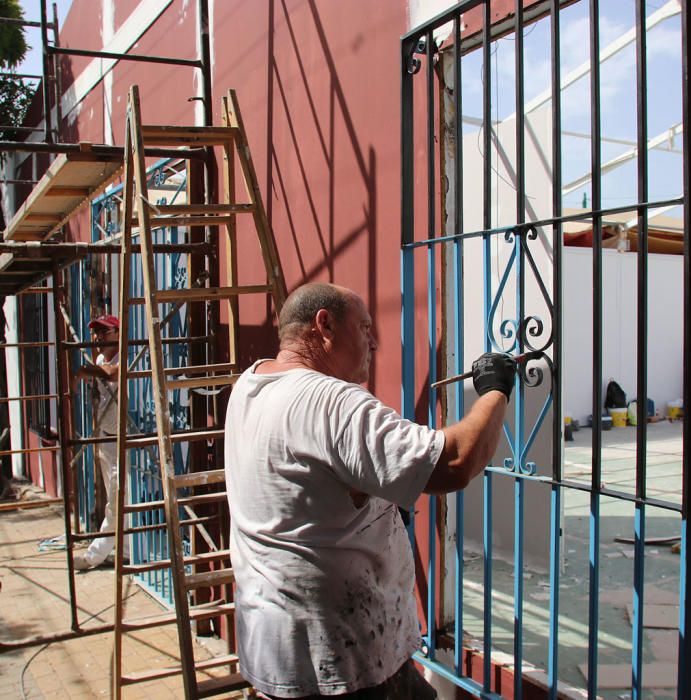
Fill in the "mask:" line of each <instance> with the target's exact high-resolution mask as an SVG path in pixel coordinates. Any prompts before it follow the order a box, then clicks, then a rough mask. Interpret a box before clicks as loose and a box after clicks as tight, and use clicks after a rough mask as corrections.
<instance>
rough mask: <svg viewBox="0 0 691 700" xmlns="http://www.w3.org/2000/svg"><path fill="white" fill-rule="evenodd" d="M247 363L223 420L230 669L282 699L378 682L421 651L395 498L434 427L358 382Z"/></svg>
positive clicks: (411, 479) (434, 446)
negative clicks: (407, 416) (233, 626)
mask: <svg viewBox="0 0 691 700" xmlns="http://www.w3.org/2000/svg"><path fill="white" fill-rule="evenodd" d="M257 364H258V363H255V365H254V366H253V367H252V368H250V369H249V370H247V371H246V372H245V373H244V374H243V376H242V377H241V378H240V379H239V380H238V382H237V384H236V385H235V387H234V388H233V392H232V395H231V397H230V401H229V404H228V412H227V416H226V427H225V435H226V438H225V470H226V482H227V485H228V501H229V505H230V513H231V537H230V546H231V557H232V563H233V568H234V570H235V573H236V581H237V596H236V605H237V613H236V616H237V617H236V619H237V645H238V651H239V655H240V667H241V671H242V673H243V675H244V676H245V678H246V679H247V680H248V681H250V682H251V683H252V684H253V685H254V686H255V687H256V688H257V689H259V690H261V691H262V692H265V693H269V694H271V695H278V696H281V697H288V698H289V697H300V696H304V695H311V694H316V693H321V694H323V695H339V694H343V693H347V692H352V691H354V690H357V689H359V688H367V687H370V686H374V685H378V684H379V683H382V682H383V681H385V680H386V679H387V678H388V677H390V676H391V675H393V674H394V673H395V672H396V671H397V670H398V668H399V667H400V666H401V665H402V664H403V663H404V662H405V661H406V659H408V658H409V657H410V656H411V655H412V654H413V652H414V651H415V650H416V649H418V648H419V645H420V633H419V626H418V621H417V614H416V606H415V600H414V595H413V586H414V567H413V558H412V552H411V548H410V543H409V541H408V536H407V532H406V530H405V528H404V526H403V523H402V521H401V518H400V515H399V513H398V510H397V507H396V506H397V505H400V506H404V507H410V506H412V504H413V503H414V502H415V500H416V498H417V497H418V496H419V495H420V493H421V492H422V489H423V488H424V486H425V484H426V483H427V480H428V479H429V476H430V474H431V472H432V470H433V468H434V466H435V464H436V462H437V460H438V458H439V455H440V454H441V451H442V448H443V445H444V436H443V433H442V432H441V431H436V430H431V429H430V428H427V427H425V426H421V425H418V424H416V423H412V422H410V421H408V420H404V419H403V418H401V416H399V415H398V414H397V413H396V412H395V411H394V410H392V409H391V408H388V407H387V406H385V405H384V404H382V403H381V402H380V401H378V400H377V399H376V398H374V397H373V396H372V394H370V393H369V392H368V391H367V390H366V389H364V388H362V387H361V386H359V385H356V384H349V383H347V382H343V381H341V380H339V379H335V378H334V377H328V376H326V375H323V374H320V373H319V372H314V371H311V370H302V369H297V370H289V371H286V372H280V373H274V374H254V367H256V365H257ZM353 492H364V493H366V494H368V497H366V498H362V499H358V498H357V496H356V495H354V494H353ZM363 501H364V502H363ZM356 502H357V504H358V506H359V507H358V506H356V505H355V503H356ZM394 504H395V505H394Z"/></svg>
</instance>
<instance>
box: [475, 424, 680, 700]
mask: <svg viewBox="0 0 691 700" xmlns="http://www.w3.org/2000/svg"><path fill="white" fill-rule="evenodd" d="M648 427H649V431H648V449H647V488H648V494H649V496H650V497H655V498H659V499H665V500H669V501H672V502H674V503H681V457H682V440H681V428H682V424H681V422H675V423H670V422H668V421H662V422H659V423H655V424H649V426H648ZM635 431H636V429H635V428H634V427H626V428H613V429H612V430H610V431H605V432H603V434H602V437H603V449H602V464H603V467H602V474H603V481H604V482H605V484H606V486H607V487H609V488H611V489H617V490H620V491H625V492H627V493H633V492H634V491H635V459H636V442H635V441H636V432H635ZM591 440H592V431H591V430H590V429H581V430H579V431H578V432H576V433H574V441H573V442H568V443H566V451H565V478H567V479H570V480H576V481H582V482H585V483H589V482H590V470H591ZM563 498H564V526H563V532H564V537H563V540H562V553H563V565H562V572H561V579H560V585H559V598H560V619H559V640H560V644H559V656H558V668H559V673H558V675H559V679H560V680H562V681H564V682H566V683H567V684H568V685H570V686H572V687H577V688H578V687H580V688H583V687H585V685H586V677H585V672H586V664H587V652H588V613H589V603H588V601H589V590H588V589H589V566H588V562H589V558H588V551H589V536H590V534H589V508H590V505H589V494H588V493H587V492H584V491H579V490H575V489H566V490H564V497H563ZM633 516H634V506H633V504H632V503H630V502H627V501H620V500H614V499H611V498H603V499H602V502H601V518H600V528H601V549H600V551H601V569H600V593H599V620H600V636H599V639H600V646H599V662H598V690H599V694H600V696H601V697H602V698H605V699H606V700H610V699H611V700H614V699H621V700H625V699H626V698H629V697H630V692H631V691H630V677H631V646H632V633H633V628H632V626H631V621H630V610H631V602H632V587H633V545H631V544H626V543H621V542H617V541H615V538H616V537H627V538H632V537H633ZM528 517H529V516H528ZM538 526H540V525H539V524H537V523H530V522H529V523H528V527H529V528H530V527H538ZM680 526H681V519H680V516H679V514H678V513H675V512H673V511H668V510H663V509H660V508H653V507H650V506H649V507H648V508H647V515H646V539H649V538H654V537H674V536H678V535H679V532H680ZM645 554H646V558H645V587H644V590H645V593H644V595H645V598H644V599H645V609H644V615H643V617H644V625H645V627H644V641H643V651H644V669H643V682H644V697H646V698H656V699H659V700H662V699H667V698H669V699H670V700H672V698H676V693H675V688H676V664H677V643H678V642H677V638H678V632H677V625H678V618H679V613H678V609H679V608H678V605H679V565H680V561H679V555H678V554H674V553H672V551H671V547H670V544H649V545H648V546H646V548H645ZM482 566H483V565H482V559H481V557H478V556H471V557H470V558H469V559H468V560H467V561H466V564H465V569H466V585H465V586H464V597H465V600H466V603H465V604H466V606H467V607H466V614H465V624H464V627H465V629H466V632H467V633H468V634H470V635H471V636H472V637H473V638H475V639H481V638H482V634H483V633H482V630H483V627H482V605H483V603H482V591H483V583H482V581H483V573H482ZM493 572H494V573H493V577H494V584H493V590H494V596H493V608H492V609H493V640H494V643H495V647H496V648H497V649H498V650H499V651H500V652H504V653H506V654H513V600H514V596H513V584H514V582H513V565H512V564H511V563H506V562H502V561H499V560H495V561H494V564H493ZM524 590H525V606H524V630H525V632H524V634H525V646H524V658H525V661H526V662H528V663H530V664H532V665H533V666H535V667H537V668H538V669H546V668H547V659H548V647H547V639H546V635H547V630H548V621H549V600H550V585H549V577H548V575H547V574H546V572H544V571H530V570H526V571H525V580H524ZM648 625H655V627H649V626H648Z"/></svg>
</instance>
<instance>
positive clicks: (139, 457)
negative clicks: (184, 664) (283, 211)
mask: <svg viewBox="0 0 691 700" xmlns="http://www.w3.org/2000/svg"><path fill="white" fill-rule="evenodd" d="M148 172H149V183H148V185H149V193H150V195H151V198H152V201H153V202H154V203H155V204H176V203H178V204H179V203H181V202H184V200H185V197H186V186H187V177H186V170H185V169H184V161H183V162H182V164H181V162H180V161H171V160H164V161H161V162H158V163H156V164H155V165H154V166H152V167H151V168H150V169H149V171H148ZM121 192H122V186H118V187H116V188H113V189H111V190H109V191H108V192H107V193H106V194H104V195H103V196H101V197H99V198H97V199H95V200H94V201H93V202H92V211H91V221H92V240H93V241H94V242H99V241H101V242H104V243H107V242H117V240H118V236H119V234H120V232H121V225H120V223H121V222H120V211H121V201H122V197H121ZM153 236H154V243H155V244H163V243H166V244H174V243H184V242H186V238H187V229H185V228H181V227H168V228H159V229H155V230H154V231H153ZM107 257H108V258H109V259H108V260H107V262H106V263H105V265H104V268H105V269H104V271H103V274H104V276H105V278H106V281H105V283H104V285H103V287H104V288H105V289H107V290H115V291H111V293H110V294H109V295H108V297H107V298H102V299H100V300H94V301H95V304H94V305H95V306H96V307H97V308H98V309H100V311H107V312H112V313H116V314H117V313H118V309H116V308H115V306H114V303H115V302H116V300H117V280H118V279H119V275H118V272H117V269H118V264H119V256H118V255H117V254H112V255H110V256H107ZM92 265H93V258H91V259H89V260H88V261H87V262H86V263H84V264H83V266H82V274H81V275H80V276H76V275H75V276H73V278H72V285H73V289H72V303H73V308H72V312H73V314H74V316H73V317H74V318H79V319H80V328H79V330H80V332H81V335H82V337H85V338H88V335H89V333H88V330H87V325H88V320H89V309H88V308H87V307H86V306H85V305H84V304H83V303H82V302H83V300H84V299H87V298H89V297H90V293H87V291H89V292H90V291H91V288H90V287H91V286H90V285H89V271H90V270H91V269H92ZM156 273H157V275H158V280H157V284H158V287H159V288H175V287H177V288H181V287H186V286H187V256H186V255H184V254H182V253H173V254H171V253H166V254H158V255H157V256H156ZM130 280H131V283H130V284H131V287H130V290H129V291H130V296H131V297H137V296H139V297H141V296H143V289H144V285H143V279H142V271H141V270H140V269H137V266H136V265H133V268H132V272H131V276H130ZM100 311H99V312H100ZM164 314H165V318H166V319H167V320H166V323H165V324H164V325H163V337H164V339H167V340H169V341H171V342H167V343H166V344H165V346H164V354H165V361H166V366H167V367H179V366H184V365H187V364H188V362H187V359H186V353H187V343H186V342H185V341H184V339H185V337H186V336H187V334H188V327H187V315H186V311H185V307H184V306H182V307H181V306H178V305H174V304H170V305H169V307H167V308H165V309H164ZM129 334H130V335H129V340H130V341H135V342H131V343H130V347H129V352H128V357H127V362H128V365H129V366H130V368H131V369H132V370H143V369H150V365H149V356H148V340H147V331H146V318H145V312H144V307H143V306H141V305H140V306H132V307H131V308H130V322H129ZM174 339H179V340H178V341H177V342H175V340H174ZM121 361H122V360H121ZM129 382H130V383H129V391H128V399H129V411H128V432H129V433H144V434H146V433H148V434H154V433H155V432H156V418H155V413H154V405H153V396H152V393H151V379H150V378H145V379H130V380H129ZM169 396H170V416H171V420H172V421H173V422H174V426H173V429H174V430H184V429H186V428H188V427H189V412H188V405H189V397H188V391H187V390H186V389H183V390H176V391H175V392H172V394H170V395H169ZM76 404H77V411H78V414H79V423H80V430H81V433H82V435H85V436H88V435H89V434H90V432H91V412H90V406H89V402H88V400H86V397H82V400H81V401H77V402H76ZM157 452H158V447H157V446H155V445H154V446H151V447H143V448H140V449H136V450H129V472H130V476H129V483H128V488H129V494H128V497H129V499H130V501H131V502H132V503H144V502H149V501H157V500H162V499H163V490H162V484H161V479H160V476H159V469H158V458H157ZM174 457H175V469H176V472H178V473H184V472H185V471H187V468H188V454H187V447H186V444H185V443H176V444H175V446H174ZM78 474H79V477H78V479H79V488H78V492H79V494H80V511H79V512H80V517H81V519H82V520H83V521H84V522H89V520H90V519H91V518H90V514H91V513H92V512H93V508H94V482H93V451H92V450H91V449H88V451H86V452H85V454H84V459H83V460H82V463H81V468H80V470H79V472H78ZM131 517H132V521H131V526H132V527H138V528H142V530H141V531H140V532H137V533H136V534H134V535H133V536H132V538H131V548H130V549H131V552H130V558H131V561H132V562H133V563H140V562H143V561H152V560H155V559H166V558H167V557H168V554H167V551H168V538H167V532H166V529H165V526H164V523H165V517H164V513H163V509H158V510H146V511H143V512H141V513H134V514H132V516H131ZM91 525H92V527H93V529H98V525H99V524H96V523H92V524H91ZM157 526H161V527H157ZM184 547H185V554H189V542H188V541H185V542H184ZM138 579H139V581H140V583H141V585H143V586H144V587H145V588H146V589H147V590H149V592H150V593H152V594H153V595H155V596H156V597H158V598H159V599H160V600H161V601H162V602H163V603H164V604H166V605H172V583H171V580H170V571H169V570H168V569H162V570H158V571H149V572H146V573H144V574H141V575H139V576H138Z"/></svg>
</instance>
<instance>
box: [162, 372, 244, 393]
mask: <svg viewBox="0 0 691 700" xmlns="http://www.w3.org/2000/svg"><path fill="white" fill-rule="evenodd" d="M241 376H242V375H240V374H226V375H218V376H215V377H190V378H189V379H170V380H168V381H167V382H166V389H167V390H168V391H177V390H179V389H201V388H204V387H213V386H230V385H232V384H235V382H237V380H238V379H240V377H241Z"/></svg>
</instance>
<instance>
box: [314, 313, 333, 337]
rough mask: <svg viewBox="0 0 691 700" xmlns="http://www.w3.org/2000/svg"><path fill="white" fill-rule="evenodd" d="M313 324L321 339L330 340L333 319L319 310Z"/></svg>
mask: <svg viewBox="0 0 691 700" xmlns="http://www.w3.org/2000/svg"><path fill="white" fill-rule="evenodd" d="M314 323H315V326H316V327H317V330H318V331H319V334H320V335H321V336H322V337H323V338H328V339H331V338H332V337H333V333H334V327H333V319H332V318H331V314H330V313H329V312H328V311H327V310H326V309H319V311H317V315H316V316H315V317H314Z"/></svg>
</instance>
